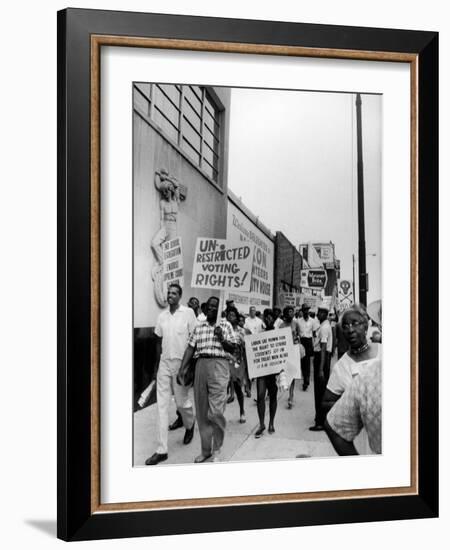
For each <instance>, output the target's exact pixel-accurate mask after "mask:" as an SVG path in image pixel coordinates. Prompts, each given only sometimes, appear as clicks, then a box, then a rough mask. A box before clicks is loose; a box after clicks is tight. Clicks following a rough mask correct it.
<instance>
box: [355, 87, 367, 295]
mask: <svg viewBox="0 0 450 550" xmlns="http://www.w3.org/2000/svg"><path fill="white" fill-rule="evenodd" d="M356 140H357V157H358V162H357V164H358V275H359V278H358V281H359V302H360V303H361V304H363V305H364V306H367V286H368V285H367V273H366V227H365V219H364V168H363V153H362V123H361V94H356Z"/></svg>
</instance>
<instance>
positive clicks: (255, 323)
mask: <svg viewBox="0 0 450 550" xmlns="http://www.w3.org/2000/svg"><path fill="white" fill-rule="evenodd" d="M248 314H249V317H247V319H246V320H245V324H244V329H247V330H248V331H250V333H251V334H258V333H259V332H262V331H263V330H264V323H263V322H262V319H260V318H259V317H257V316H256V307H255V306H251V307H250V309H249V310H248Z"/></svg>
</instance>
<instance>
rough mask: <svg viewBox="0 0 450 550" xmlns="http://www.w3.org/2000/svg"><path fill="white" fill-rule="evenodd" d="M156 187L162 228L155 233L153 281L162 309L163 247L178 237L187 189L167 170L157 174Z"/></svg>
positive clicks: (156, 296)
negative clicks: (179, 215)
mask: <svg viewBox="0 0 450 550" xmlns="http://www.w3.org/2000/svg"><path fill="white" fill-rule="evenodd" d="M154 183H155V187H156V189H157V190H158V192H159V194H160V200H159V219H160V228H159V230H158V231H157V232H156V233H155V235H154V237H153V239H152V243H151V248H152V250H153V254H154V255H155V264H154V266H153V268H152V280H153V290H154V294H155V299H156V301H157V303H158V305H160V306H161V307H166V306H167V300H166V295H165V292H164V284H163V261H164V256H163V245H164V243H165V242H166V241H170V240H172V239H174V238H175V237H177V236H178V231H177V219H178V209H179V204H180V202H181V201H183V200H185V198H186V188H185V186H184V185H182V184H180V182H179V181H178V180H177V178H176V177H174V176H171V175H169V172H168V171H167V170H166V168H161V169H160V170H159V171H156V172H155V179H154Z"/></svg>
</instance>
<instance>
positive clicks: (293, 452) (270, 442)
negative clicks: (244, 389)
mask: <svg viewBox="0 0 450 550" xmlns="http://www.w3.org/2000/svg"><path fill="white" fill-rule="evenodd" d="M311 378H312V377H311ZM255 396H256V384H255V382H253V386H252V396H251V397H250V398H248V397H244V399H245V401H244V406H245V414H246V418H247V422H246V423H245V424H240V423H239V405H238V403H237V399H236V398H235V400H234V401H233V402H232V403H230V404H228V405H227V408H226V411H225V416H226V419H227V430H226V436H225V441H224V445H223V449H222V457H221V459H222V461H223V462H228V461H233V462H241V461H250V460H271V459H291V458H294V457H296V456H298V455H301V457H302V458H309V457H324V456H335V452H334V450H333V448H332V446H331V444H330V443H329V441H328V438H327V436H326V434H325V432H311V431H309V429H308V428H309V427H310V426H312V425H313V424H314V387H313V384H312V383H311V385H310V386H309V388H308V390H307V391H305V392H304V391H302V382H301V380H300V381H299V380H297V381H296V387H295V402H294V406H293V408H292V409H288V408H287V399H288V392H287V391H286V392H282V393H281V392H278V396H279V399H278V409H277V414H276V417H275V433H274V434H269V433H268V431H267V429H266V431H265V432H264V434H263V436H262V437H261V438H260V439H255V437H254V433H255V431H256V430H257V428H258V425H259V422H258V413H257V409H256V402H255V401H254V397H255ZM268 409H269V401H268V400H266V426H268V414H269V410H268ZM175 417H176V413H175V403H174V400H173V399H172V402H171V406H170V414H169V418H170V422H172V421H173V420H175ZM134 430H135V431H134V466H144V463H145V460H146V459H147V458H148V457H149V456H151V455H152V454H153V453H154V452H155V450H156V446H157V441H156V404H153V405H150V406H149V407H147V408H145V409H142V410H139V411H137V412H135V413H134ZM183 436H184V428H180V429H178V430H174V431H169V440H168V447H169V457H168V459H167V460H166V461H164V462H162V463H161V464H160V465H159V466H163V465H167V464H188V463H192V462H193V461H194V458H195V457H196V456H197V455H198V454H200V437H199V433H198V427H197V426H196V427H195V434H194V438H193V440H192V442H191V443H190V444H189V445H183Z"/></svg>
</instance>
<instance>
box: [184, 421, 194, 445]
mask: <svg viewBox="0 0 450 550" xmlns="http://www.w3.org/2000/svg"><path fill="white" fill-rule="evenodd" d="M194 426H195V424H192V428H189V430H186V432H185V434H184V438H183V443H184V444H185V445H189V443H190V442H191V441H192V438H193V437H194Z"/></svg>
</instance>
